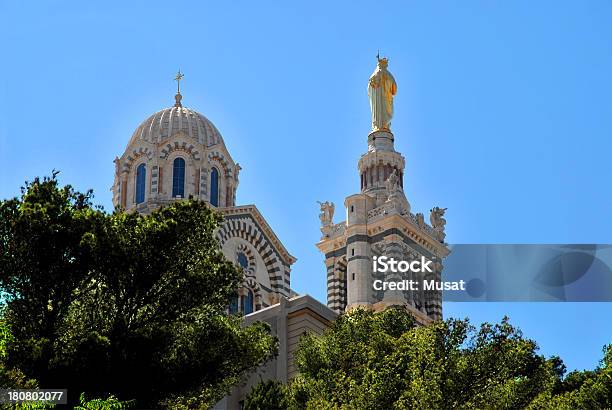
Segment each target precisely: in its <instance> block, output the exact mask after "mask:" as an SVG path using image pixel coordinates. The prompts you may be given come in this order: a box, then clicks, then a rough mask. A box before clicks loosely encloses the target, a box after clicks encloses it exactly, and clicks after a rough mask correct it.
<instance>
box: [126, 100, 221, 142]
mask: <svg viewBox="0 0 612 410" xmlns="http://www.w3.org/2000/svg"><path fill="white" fill-rule="evenodd" d="M178 132H182V133H183V134H185V135H187V136H189V137H190V138H192V139H193V140H194V141H196V142H198V143H200V144H204V146H206V147H210V146H213V145H216V144H223V139H222V138H221V134H220V133H219V130H217V128H216V127H215V126H214V124H213V123H212V122H210V121H209V120H208V118H206V117H205V116H203V115H202V114H200V113H199V112H197V111H193V110H190V109H189V108H186V107H181V106H178V107H177V106H174V107H170V108H165V109H163V110H161V111H158V112H156V113H155V114H153V115H151V116H150V117H149V118H147V119H146V120H144V121H143V122H142V124H140V125H139V126H138V128H137V129H136V131H134V134H132V138H130V142H129V143H128V146H131V145H132V144H133V143H135V142H137V141H138V140H143V141H146V142H150V143H154V144H159V143H161V142H164V141H165V140H167V139H169V138H170V137H172V136H173V135H174V134H176V133H178Z"/></svg>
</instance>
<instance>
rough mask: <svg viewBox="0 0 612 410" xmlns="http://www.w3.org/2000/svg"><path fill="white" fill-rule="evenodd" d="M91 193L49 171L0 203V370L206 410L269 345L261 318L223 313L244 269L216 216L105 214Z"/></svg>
mask: <svg viewBox="0 0 612 410" xmlns="http://www.w3.org/2000/svg"><path fill="white" fill-rule="evenodd" d="M91 198H92V195H91V192H87V193H84V194H82V193H79V192H76V191H74V190H73V189H72V188H71V187H70V186H66V187H59V185H58V182H57V179H56V178H55V174H54V175H53V177H50V178H44V179H42V180H40V179H35V180H34V181H33V182H32V183H27V184H26V186H25V187H24V188H23V190H22V195H21V197H20V198H14V199H10V200H6V201H2V202H0V288H1V290H2V292H3V293H4V301H5V303H6V312H5V320H6V324H7V325H8V326H10V329H11V330H12V339H11V340H10V341H9V342H8V343H7V344H6V348H5V350H6V355H5V358H4V360H3V365H4V368H5V369H20V370H21V371H23V373H24V375H25V376H27V377H29V378H34V379H36V380H37V381H38V383H39V385H40V386H41V387H44V386H51V385H53V386H55V387H58V386H59V387H63V388H68V389H69V390H70V391H71V392H86V393H87V394H88V395H89V396H94V397H100V396H104V395H107V394H109V393H110V394H113V395H115V396H116V397H118V398H121V399H123V400H125V399H136V400H137V403H138V406H139V407H140V406H143V407H156V406H159V405H164V406H167V407H172V408H181V407H185V408H200V407H203V408H205V407H206V406H209V405H211V404H212V403H214V402H215V401H216V400H218V399H220V398H221V397H222V396H223V395H224V394H225V393H226V392H227V391H228V390H229V387H230V386H231V385H233V384H234V383H236V382H237V381H239V380H240V378H241V377H242V376H243V375H244V374H245V373H246V372H247V371H249V370H251V369H253V368H254V367H255V366H257V365H259V364H261V363H263V362H264V361H265V360H267V359H268V358H269V357H270V356H271V355H273V354H274V353H275V352H276V339H275V338H274V337H272V336H270V334H269V328H268V326H267V325H264V324H261V323H257V324H254V325H252V326H249V327H244V326H243V325H242V321H241V319H240V318H238V317H232V316H228V315H227V314H226V313H225V311H226V305H227V301H228V300H229V297H230V295H231V294H232V293H233V292H234V291H235V289H236V288H237V287H238V285H239V284H240V282H241V280H242V272H241V271H240V270H239V269H237V268H236V267H235V266H234V264H232V263H231V262H229V261H227V260H225V259H224V257H223V255H222V253H221V252H220V249H219V244H218V243H217V241H216V240H215V235H214V232H215V230H216V228H217V226H218V224H219V223H220V221H221V216H220V215H219V214H217V213H216V212H214V211H212V210H211V209H210V208H209V207H208V206H207V205H206V204H205V203H203V202H199V201H195V200H186V201H181V202H177V203H174V204H172V205H170V206H167V207H165V208H162V209H160V210H157V211H154V212H152V213H151V214H150V215H139V214H136V213H125V212H121V211H116V212H114V213H113V214H107V213H105V212H103V211H102V210H101V209H99V208H96V207H94V206H93V205H92V203H91ZM71 400H72V401H73V402H76V401H77V400H78V397H74V395H73V396H71ZM75 404H76V403H75Z"/></svg>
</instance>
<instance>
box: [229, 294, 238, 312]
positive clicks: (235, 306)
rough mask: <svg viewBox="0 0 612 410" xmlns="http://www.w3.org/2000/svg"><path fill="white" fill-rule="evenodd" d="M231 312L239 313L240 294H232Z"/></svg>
mask: <svg viewBox="0 0 612 410" xmlns="http://www.w3.org/2000/svg"><path fill="white" fill-rule="evenodd" d="M229 312H230V313H231V314H235V313H238V295H237V294H234V295H232V297H231V298H230V304H229Z"/></svg>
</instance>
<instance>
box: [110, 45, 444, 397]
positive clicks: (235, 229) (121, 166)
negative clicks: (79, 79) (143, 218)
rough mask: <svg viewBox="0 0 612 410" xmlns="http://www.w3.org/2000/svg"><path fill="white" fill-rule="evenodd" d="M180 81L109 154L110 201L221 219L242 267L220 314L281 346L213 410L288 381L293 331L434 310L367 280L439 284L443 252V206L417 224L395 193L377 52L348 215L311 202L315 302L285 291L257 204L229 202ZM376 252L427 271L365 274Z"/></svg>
mask: <svg viewBox="0 0 612 410" xmlns="http://www.w3.org/2000/svg"><path fill="white" fill-rule="evenodd" d="M182 78H183V75H182V73H180V71H179V73H178V74H177V76H176V78H175V79H176V80H177V92H176V95H175V97H174V104H173V105H172V106H171V107H168V108H164V109H162V110H160V111H158V112H156V113H154V114H152V115H150V116H149V117H148V118H147V119H145V120H144V121H143V122H142V123H141V124H140V125H139V126H138V127H137V128H136V130H135V131H134V133H133V134H132V137H131V138H130V140H129V142H128V144H127V147H126V148H125V151H124V152H123V154H122V155H121V156H120V157H117V158H115V161H114V162H115V176H114V182H113V186H112V188H111V189H112V192H113V203H114V205H115V206H116V207H118V208H122V209H124V210H126V211H136V212H140V213H145V214H146V213H149V212H151V211H152V210H154V209H157V208H159V207H160V206H164V205H166V204H169V203H171V202H173V201H178V200H181V199H184V198H189V197H192V198H197V199H200V200H202V201H205V202H207V203H208V204H209V205H210V206H211V207H214V208H216V209H217V210H218V211H219V212H221V213H222V214H223V215H224V221H223V223H222V225H221V226H220V227H219V229H218V231H217V234H216V235H217V239H218V241H219V244H220V247H221V251H222V252H223V254H224V255H225V257H226V258H227V259H229V260H231V261H234V262H235V263H236V265H237V266H239V267H241V268H242V269H243V270H244V280H243V283H242V285H241V286H240V288H239V289H237V290H236V294H235V297H233V298H232V300H230V301H229V302H228V313H240V314H243V315H244V318H245V322H246V323H247V324H248V323H253V322H255V321H265V322H267V323H269V324H270V326H271V328H272V331H273V332H274V334H275V335H276V336H277V338H278V340H279V353H278V356H277V357H276V358H275V359H274V360H271V361H269V362H267V363H266V364H265V365H263V366H261V367H260V368H259V369H257V371H255V372H254V373H253V374H251V375H249V376H248V377H247V378H246V379H245V380H244V381H243V383H242V384H240V385H238V386H235V387H234V388H233V390H232V392H231V394H230V395H228V396H226V397H225V398H224V399H223V400H222V401H220V402H219V403H217V405H216V406H215V408H216V409H237V408H240V407H241V402H242V401H243V400H244V398H245V397H246V395H247V394H248V392H249V391H250V389H251V387H252V386H253V385H255V384H257V383H258V382H259V381H260V380H266V379H276V380H281V381H283V382H287V381H288V380H290V379H291V378H292V377H293V376H295V374H296V372H297V369H296V368H295V366H294V360H293V354H294V352H295V350H296V348H297V345H298V342H299V339H300V337H301V336H302V335H303V334H304V333H305V332H312V333H317V334H321V333H322V332H324V331H325V329H327V328H328V327H329V326H330V324H331V323H332V322H333V320H334V319H335V318H336V316H337V315H338V314H340V313H342V312H344V311H346V310H349V309H352V308H354V307H357V306H362V307H365V308H368V309H374V310H382V309H385V308H387V307H389V306H402V307H404V308H405V309H407V310H409V311H410V312H411V313H412V314H413V316H414V317H415V318H416V320H417V322H419V323H421V324H423V325H426V324H428V323H431V322H432V321H434V320H439V319H441V318H442V294H441V291H440V290H435V289H430V290H423V289H421V290H418V291H414V290H410V289H408V290H398V289H393V290H391V289H384V290H380V289H378V288H376V287H375V286H374V285H373V284H374V282H377V281H381V280H390V281H393V280H396V281H399V280H404V279H407V280H413V279H421V280H438V281H439V280H440V278H441V274H442V266H443V265H442V262H443V259H444V257H446V256H447V255H448V253H449V251H448V248H447V245H446V243H445V233H444V230H445V224H446V220H445V219H444V217H443V216H444V212H445V209H442V208H439V207H434V208H432V209H431V212H430V218H429V220H430V224H427V223H426V222H425V218H424V215H423V214H422V213H416V214H414V213H412V212H411V207H410V203H409V202H408V200H407V198H406V196H405V194H404V190H403V187H404V171H405V160H404V157H403V156H402V155H401V154H400V153H399V152H397V151H395V148H394V141H395V136H394V134H393V133H392V132H391V119H392V117H393V113H394V110H393V98H394V95H395V94H396V92H397V84H396V82H395V79H394V77H393V76H392V75H391V73H390V72H389V71H388V60H387V59H386V58H378V57H377V66H376V69H375V71H374V73H373V74H372V76H371V77H370V79H369V81H368V97H369V100H370V107H371V111H372V129H371V130H370V132H369V134H368V135H367V138H364V139H365V140H366V141H367V151H366V152H365V153H364V154H363V155H362V156H361V158H359V159H358V161H357V170H358V178H359V180H360V186H361V191H360V192H359V193H356V194H354V195H350V196H349V197H347V198H346V199H345V201H344V210H345V215H346V219H345V220H344V221H341V222H334V212H335V205H334V203H333V202H330V201H325V202H320V203H319V204H320V214H319V219H320V224H321V239H320V241H319V242H318V243H317V244H316V246H317V247H318V249H319V250H320V251H321V252H322V254H323V257H324V261H325V270H322V272H321V274H322V275H326V276H327V301H326V303H325V304H324V303H321V302H319V301H317V300H315V299H314V298H312V297H311V296H309V295H298V294H297V293H296V292H294V291H293V290H292V289H291V265H292V264H293V263H294V262H295V261H296V258H295V257H294V256H292V255H291V254H290V253H289V251H288V250H287V249H286V248H285V246H284V245H283V243H282V242H281V240H280V239H279V238H278V237H277V236H276V234H275V233H274V231H273V229H272V227H271V226H270V225H269V224H268V223H267V222H266V219H265V218H264V216H263V215H262V214H261V212H260V211H259V210H258V209H257V207H256V206H255V205H253V204H250V205H237V204H236V190H237V188H238V184H239V174H240V170H241V168H240V165H239V164H238V163H236V162H235V161H234V159H233V158H232V156H231V155H230V153H229V152H228V150H227V148H226V147H225V143H224V140H223V137H222V136H221V133H220V132H219V130H218V129H217V128H216V127H215V125H214V124H213V123H212V122H211V121H210V120H208V119H207V118H206V117H205V116H204V115H202V114H200V113H199V112H197V111H195V110H193V109H190V108H187V107H184V106H183V103H182V99H183V96H182V94H181V90H180V81H181V79H182ZM356 177H357V176H356ZM279 195H280V193H279ZM382 256H386V257H389V258H394V259H398V260H402V259H404V260H416V259H419V258H427V260H429V261H432V263H433V266H434V269H433V270H432V272H429V273H427V276H426V277H421V278H417V277H415V276H411V277H409V278H406V277H403V278H400V277H399V276H398V275H399V274H398V273H387V274H383V273H378V272H374V271H373V268H372V260H373V258H374V257H382ZM302 274H305V273H302ZM411 275H417V273H412V274H411ZM395 276H397V277H395Z"/></svg>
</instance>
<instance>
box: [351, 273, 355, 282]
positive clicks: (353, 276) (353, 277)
mask: <svg viewBox="0 0 612 410" xmlns="http://www.w3.org/2000/svg"><path fill="white" fill-rule="evenodd" d="M351 279H352V280H355V272H353V275H352V277H351Z"/></svg>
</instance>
